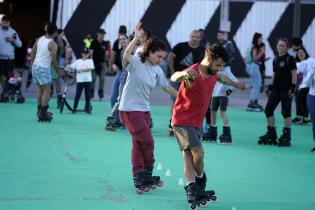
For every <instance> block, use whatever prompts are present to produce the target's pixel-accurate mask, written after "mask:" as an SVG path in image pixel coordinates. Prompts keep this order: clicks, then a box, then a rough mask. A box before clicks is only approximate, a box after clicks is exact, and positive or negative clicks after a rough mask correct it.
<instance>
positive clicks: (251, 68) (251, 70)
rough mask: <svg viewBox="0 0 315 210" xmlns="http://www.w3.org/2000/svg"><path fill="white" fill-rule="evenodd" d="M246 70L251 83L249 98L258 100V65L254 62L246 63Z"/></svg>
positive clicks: (259, 81) (259, 76) (259, 83)
mask: <svg viewBox="0 0 315 210" xmlns="http://www.w3.org/2000/svg"><path fill="white" fill-rule="evenodd" d="M246 72H247V74H248V75H249V78H250V85H251V90H250V96H249V100H251V101H254V100H258V99H259V94H260V85H261V75H260V71H259V65H257V64H256V63H250V64H246Z"/></svg>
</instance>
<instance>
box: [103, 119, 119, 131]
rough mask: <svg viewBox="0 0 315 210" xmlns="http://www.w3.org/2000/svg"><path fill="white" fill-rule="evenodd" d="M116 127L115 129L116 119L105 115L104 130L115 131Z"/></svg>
mask: <svg viewBox="0 0 315 210" xmlns="http://www.w3.org/2000/svg"><path fill="white" fill-rule="evenodd" d="M116 129H117V124H116V119H115V118H114V117H112V116H107V119H106V127H105V130H108V131H116Z"/></svg>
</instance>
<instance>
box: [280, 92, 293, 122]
mask: <svg viewBox="0 0 315 210" xmlns="http://www.w3.org/2000/svg"><path fill="white" fill-rule="evenodd" d="M280 97H281V114H282V116H283V119H284V123H285V127H286V128H291V106H292V97H290V96H289V95H288V92H287V91H282V92H281V93H280Z"/></svg>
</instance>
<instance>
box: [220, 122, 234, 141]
mask: <svg viewBox="0 0 315 210" xmlns="http://www.w3.org/2000/svg"><path fill="white" fill-rule="evenodd" d="M218 143H219V144H232V136H231V128H230V126H223V133H222V135H221V136H219V141H218Z"/></svg>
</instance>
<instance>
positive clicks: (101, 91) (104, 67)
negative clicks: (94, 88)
mask: <svg viewBox="0 0 315 210" xmlns="http://www.w3.org/2000/svg"><path fill="white" fill-rule="evenodd" d="M106 71H107V65H106V64H105V63H101V71H100V74H99V77H98V78H99V80H98V82H99V85H98V95H99V98H100V99H102V98H104V85H105V75H106Z"/></svg>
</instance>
